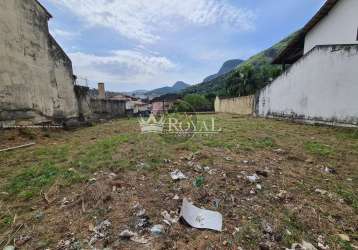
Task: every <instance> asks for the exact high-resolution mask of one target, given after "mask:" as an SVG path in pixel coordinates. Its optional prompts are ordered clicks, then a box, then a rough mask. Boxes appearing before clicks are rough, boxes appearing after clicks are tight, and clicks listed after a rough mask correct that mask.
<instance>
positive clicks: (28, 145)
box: [0, 142, 36, 153]
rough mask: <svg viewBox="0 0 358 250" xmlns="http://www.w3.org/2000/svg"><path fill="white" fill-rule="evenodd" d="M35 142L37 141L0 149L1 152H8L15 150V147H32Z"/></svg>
mask: <svg viewBox="0 0 358 250" xmlns="http://www.w3.org/2000/svg"><path fill="white" fill-rule="evenodd" d="M35 144H36V143H34V142H31V143H28V144H24V145H20V146H16V147H11V148H5V149H1V150H0V153H1V152H7V151H11V150H15V149H20V148H27V147H31V146H33V145H35Z"/></svg>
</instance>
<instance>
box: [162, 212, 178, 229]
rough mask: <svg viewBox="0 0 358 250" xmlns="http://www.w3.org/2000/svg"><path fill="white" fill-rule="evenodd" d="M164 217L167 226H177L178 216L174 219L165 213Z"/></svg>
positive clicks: (163, 213)
mask: <svg viewBox="0 0 358 250" xmlns="http://www.w3.org/2000/svg"><path fill="white" fill-rule="evenodd" d="M162 216H163V218H164V220H163V221H164V222H165V223H166V224H168V225H169V226H171V225H172V224H175V223H177V222H178V221H179V217H177V216H176V217H174V218H173V217H172V216H171V215H170V214H169V213H168V212H167V211H163V212H162Z"/></svg>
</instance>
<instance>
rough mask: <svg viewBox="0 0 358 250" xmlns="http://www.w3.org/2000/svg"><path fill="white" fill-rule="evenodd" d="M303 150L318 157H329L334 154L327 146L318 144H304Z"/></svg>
mask: <svg viewBox="0 0 358 250" xmlns="http://www.w3.org/2000/svg"><path fill="white" fill-rule="evenodd" d="M304 149H305V150H306V151H307V152H309V153H311V154H315V155H320V156H330V155H332V154H333V153H334V150H333V149H332V148H331V147H330V146H329V145H325V144H321V143H319V142H306V143H305V144H304Z"/></svg>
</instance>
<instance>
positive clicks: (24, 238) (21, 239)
mask: <svg viewBox="0 0 358 250" xmlns="http://www.w3.org/2000/svg"><path fill="white" fill-rule="evenodd" d="M31 239H32V238H31V236H29V235H22V236H20V237H19V238H17V239H15V245H16V247H20V246H22V245H25V244H26V243H27V242H28V241H30V240H31Z"/></svg>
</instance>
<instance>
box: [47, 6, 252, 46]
mask: <svg viewBox="0 0 358 250" xmlns="http://www.w3.org/2000/svg"><path fill="white" fill-rule="evenodd" d="M51 1H52V2H53V3H54V4H60V5H62V6H64V7H67V8H68V9H69V10H70V11H72V12H73V13H75V14H76V15H78V16H80V17H81V18H83V19H84V20H85V21H86V22H87V23H88V24H90V25H93V26H102V27H108V28H112V29H114V30H116V31H117V32H118V33H120V34H121V35H122V36H124V37H126V38H129V39H133V40H136V41H139V42H141V43H153V42H155V41H157V40H159V39H160V34H159V33H160V31H161V30H162V29H168V28H170V29H175V28H178V27H180V26H181V25H182V24H183V23H184V24H188V25H196V26H210V25H214V24H226V25H230V26H232V27H234V28H235V29H236V31H239V30H242V31H246V30H251V29H253V27H254V25H253V19H254V14H253V12H252V11H250V10H246V9H241V8H238V7H236V6H233V5H231V4H230V3H229V2H228V1H227V0H51Z"/></svg>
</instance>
